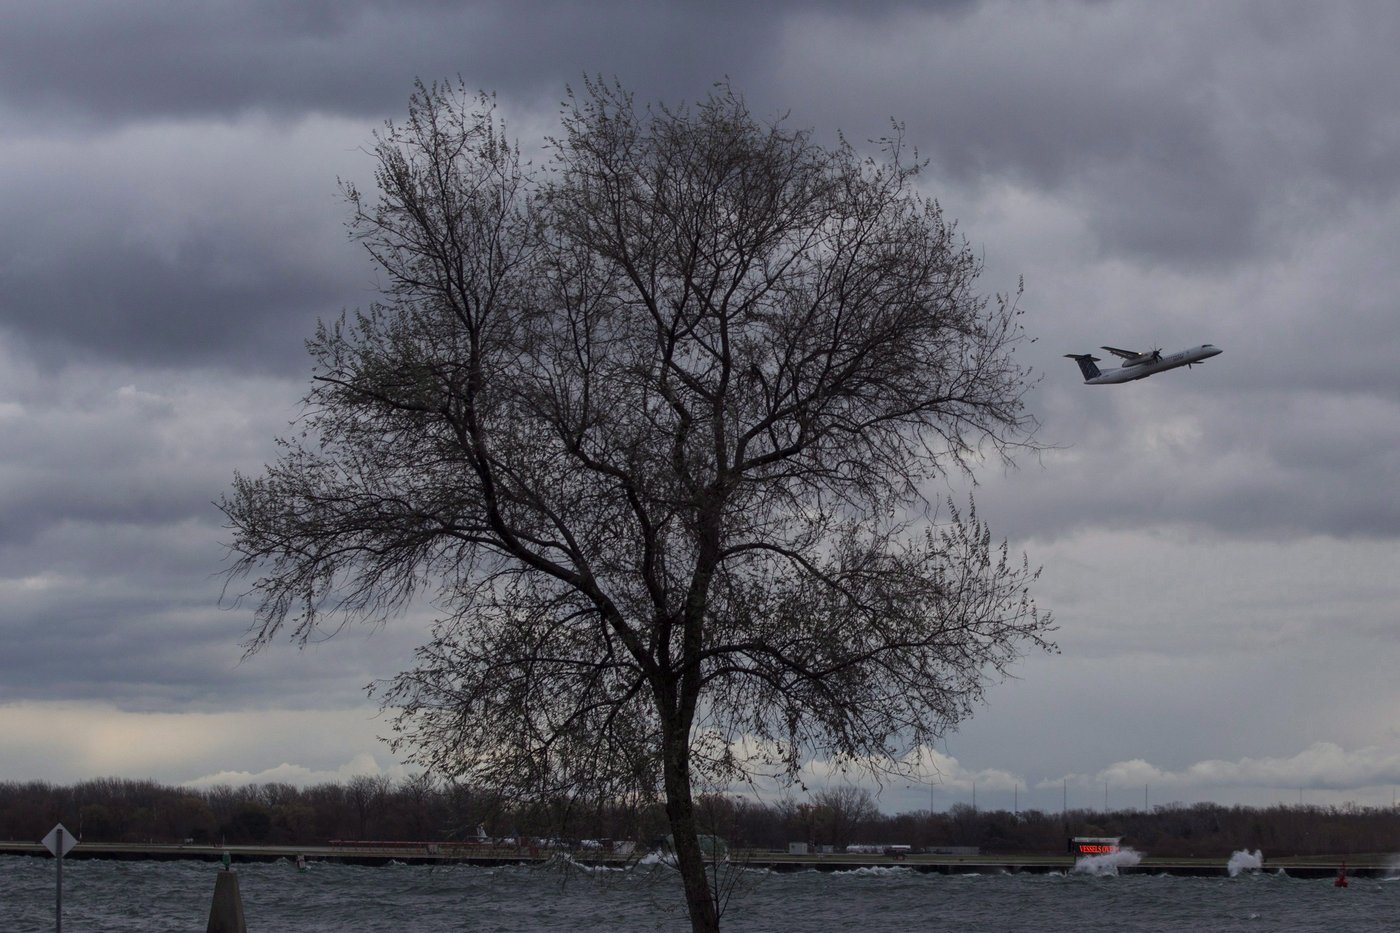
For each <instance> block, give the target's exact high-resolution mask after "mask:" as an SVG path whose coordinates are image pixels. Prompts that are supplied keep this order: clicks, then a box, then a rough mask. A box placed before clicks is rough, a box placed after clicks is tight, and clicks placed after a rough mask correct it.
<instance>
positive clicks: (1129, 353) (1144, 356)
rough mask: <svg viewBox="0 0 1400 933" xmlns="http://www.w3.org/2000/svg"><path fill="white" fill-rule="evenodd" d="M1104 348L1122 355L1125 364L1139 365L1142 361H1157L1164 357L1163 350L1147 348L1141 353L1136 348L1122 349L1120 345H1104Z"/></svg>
mask: <svg viewBox="0 0 1400 933" xmlns="http://www.w3.org/2000/svg"><path fill="white" fill-rule="evenodd" d="M1104 349H1105V350H1107V351H1108V352H1109V353H1112V354H1113V355H1114V356H1120V357H1122V358H1123V365H1124V366H1137V365H1139V364H1141V363H1155V362H1157V361H1158V360H1160V359H1161V358H1162V351H1161V350H1147V351H1145V352H1142V353H1139V352H1138V351H1136V350H1122V349H1119V348H1118V347H1104Z"/></svg>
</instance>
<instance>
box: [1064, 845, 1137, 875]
mask: <svg viewBox="0 0 1400 933" xmlns="http://www.w3.org/2000/svg"><path fill="white" fill-rule="evenodd" d="M1141 861H1142V855H1141V854H1140V853H1138V852H1137V851H1136V850H1134V849H1127V848H1124V849H1119V850H1118V851H1117V852H1105V853H1104V854H1103V855H1086V856H1084V857H1083V858H1079V859H1075V862H1074V871H1075V874H1079V875H1116V874H1118V869H1120V868H1132V867H1133V866H1134V865H1136V864H1137V863H1139V862H1141Z"/></svg>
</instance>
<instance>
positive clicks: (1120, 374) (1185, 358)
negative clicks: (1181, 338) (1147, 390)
mask: <svg viewBox="0 0 1400 933" xmlns="http://www.w3.org/2000/svg"><path fill="white" fill-rule="evenodd" d="M1219 354H1220V348H1219V347H1216V346H1213V345H1211V344H1208V343H1203V344H1201V345H1200V346H1199V347H1191V348H1190V349H1187V350H1178V351H1177V352H1176V353H1169V354H1167V355H1165V356H1161V355H1156V356H1155V357H1154V356H1153V355H1151V354H1142V356H1143V357H1146V358H1145V359H1143V360H1142V361H1141V362H1136V361H1135V362H1130V363H1129V364H1128V365H1126V366H1121V367H1119V368H1117V369H1105V370H1100V371H1099V372H1098V373H1097V374H1096V375H1093V376H1087V371H1086V376H1087V378H1085V380H1084V384H1085V385H1091V386H1099V385H1112V384H1114V383H1117V382H1131V381H1133V380H1134V379H1146V378H1147V377H1148V376H1151V375H1153V374H1154V373H1160V372H1165V371H1166V370H1168V369H1176V368H1177V367H1178V366H1190V365H1191V364H1193V363H1200V362H1202V361H1204V360H1208V359H1210V358H1211V357H1212V356H1218V355H1219ZM1087 358H1088V359H1089V360H1091V361H1092V360H1094V358H1093V357H1087ZM1075 359H1079V357H1075ZM1091 365H1092V363H1091ZM1081 368H1082V364H1081ZM1093 368H1094V369H1098V367H1093Z"/></svg>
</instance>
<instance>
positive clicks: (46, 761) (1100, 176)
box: [0, 0, 1400, 810]
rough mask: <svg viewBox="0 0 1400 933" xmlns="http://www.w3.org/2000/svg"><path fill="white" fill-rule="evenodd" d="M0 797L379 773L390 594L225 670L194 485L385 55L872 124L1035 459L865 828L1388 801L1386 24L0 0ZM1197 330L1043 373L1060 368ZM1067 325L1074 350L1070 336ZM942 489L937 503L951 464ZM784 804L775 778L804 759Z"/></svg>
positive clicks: (212, 464) (991, 483)
mask: <svg viewBox="0 0 1400 933" xmlns="http://www.w3.org/2000/svg"><path fill="white" fill-rule="evenodd" d="M0 20H2V21H3V22H4V28H3V29H0V125H3V126H4V131H3V133H0V780H27V779H45V780H50V781H56V782H71V781H75V780H79V779H82V778H87V777H95V776H105V775H121V776H127V777H152V778H156V779H158V780H161V781H167V782H205V783H208V782H211V781H221V780H225V781H243V780H259V781H261V780H289V781H293V782H298V783H306V782H311V781H317V780H323V779H337V778H344V777H347V776H349V775H352V774H357V773H381V772H382V773H387V774H394V775H397V774H401V773H402V769H401V768H400V766H399V765H398V764H397V762H396V761H395V759H394V757H393V756H392V754H391V753H390V752H389V750H388V748H387V747H386V746H385V745H383V744H382V743H381V742H379V741H378V740H377V738H376V736H378V735H382V734H385V733H386V732H387V725H386V723H385V721H384V720H383V719H382V718H380V717H378V716H377V712H376V708H375V706H374V704H373V702H372V701H370V700H368V699H367V698H366V696H365V693H364V687H365V686H366V684H368V683H370V682H371V681H373V680H376V679H379V678H387V677H389V676H391V675H393V674H394V673H395V672H397V671H399V670H400V669H403V668H404V667H405V666H406V665H407V664H408V663H409V659H410V655H411V652H412V650H413V648H414V646H415V645H416V644H418V643H419V641H420V640H421V639H422V638H423V637H424V635H425V632H426V624H425V620H424V619H421V618H405V619H402V620H398V621H395V622H394V623H392V624H390V625H389V626H388V627H387V628H385V629H384V630H382V631H379V632H376V633H368V632H363V631H348V632H344V633H342V634H341V635H339V636H337V637H335V638H333V639H331V640H329V641H326V642H324V643H321V644H316V645H312V646H309V647H307V648H305V649H301V650H298V649H297V648H295V647H293V646H290V645H286V644H282V645H278V646H276V647H274V648H272V649H269V650H266V651H264V652H262V653H261V654H259V655H257V656H255V657H253V658H251V659H249V660H247V661H242V662H240V656H241V649H240V647H239V643H240V641H241V639H242V637H243V634H244V631H245V629H246V627H247V625H248V623H249V621H250V617H249V609H248V607H246V606H245V607H241V608H238V607H234V608H228V607H226V606H225V607H223V608H221V606H220V589H221V577H220V575H219V573H220V571H221V569H222V568H223V567H224V566H225V553H224V550H223V546H222V542H223V541H225V540H226V539H227V537H228V536H227V534H226V533H225V532H224V531H223V529H222V528H221V525H220V522H221V516H220V515H219V513H218V512H217V510H216V509H215V508H214V506H213V505H212V502H213V501H214V500H216V499H217V498H218V497H219V496H220V495H221V494H222V493H223V492H224V491H225V490H227V489H228V487H229V483H230V480H231V478H232V475H233V472H234V470H236V469H242V470H245V471H254V472H256V471H257V470H258V469H259V467H260V465H261V464H263V463H265V462H267V461H269V460H271V459H272V458H273V457H274V456H275V455H276V450H275V447H274V444H273V441H274V438H276V437H277V436H278V435H279V434H282V433H285V432H286V430H287V425H288V422H289V421H290V420H291V419H292V418H294V417H295V416H296V415H297V411H298V406H297V402H298V399H299V398H300V397H301V395H302V394H303V392H304V390H305V388H306V386H307V382H308V376H309V372H310V369H309V365H308V360H307V357H306V355H305V352H304V349H303V340H304V339H305V338H306V337H307V336H309V335H310V333H311V332H312V329H313V327H314V325H315V322H316V321H317V319H318V318H328V317H332V316H335V315H337V314H339V313H340V311H341V310H342V309H346V308H352V309H353V308H355V307H361V306H364V305H366V304H367V303H368V302H370V301H371V300H372V299H373V297H374V288H373V278H372V274H371V270H370V269H369V268H368V266H367V264H366V263H365V261H364V258H363V256H362V255H361V254H360V253H359V252H358V251H357V250H356V248H355V247H354V246H353V245H352V244H350V243H349V241H348V240H347V238H346V235H345V229H344V221H345V220H346V219H347V217H348V211H347V208H346V205H345V204H344V202H343V200H342V198H341V196H340V194H339V190H338V188H337V179H338V178H342V179H346V180H355V181H359V182H360V183H361V184H362V185H363V186H365V187H369V184H368V183H369V182H371V177H370V176H371V172H372V168H373V166H372V162H371V159H370V157H369V156H368V155H367V154H366V148H367V146H368V144H369V143H370V142H371V134H372V132H373V131H374V130H375V129H376V128H377V127H379V126H381V125H382V124H383V122H384V121H385V120H388V119H396V118H399V117H401V116H403V115H404V113H405V112H406V106H407V100H408V96H409V94H410V92H411V90H412V83H413V81H414V79H415V78H416V77H422V78H424V79H426V80H432V79H435V78H452V77H454V76H457V75H460V76H461V77H462V79H463V80H464V81H465V82H466V84H467V85H468V86H469V87H474V88H482V89H486V90H491V91H495V92H497V93H498V95H499V98H500V100H501V102H502V105H503V109H504V110H505V112H506V115H507V119H508V120H509V122H510V125H511V127H512V128H513V129H514V130H515V131H516V132H518V133H519V134H520V135H521V136H522V137H525V138H533V137H535V136H538V135H539V134H541V133H543V132H545V131H547V130H548V128H549V127H550V126H551V125H552V123H553V121H554V120H555V118H556V115H557V110H558V102H559V100H560V99H561V97H562V95H563V93H564V88H565V85H566V84H569V83H575V84H577V83H578V82H579V80H580V78H581V77H582V76H583V75H585V74H603V75H607V76H616V77H618V78H619V79H620V80H621V81H622V82H623V83H624V84H625V85H627V86H628V87H629V88H630V89H631V90H633V91H634V92H635V93H636V94H637V96H638V97H639V98H641V99H643V100H661V101H667V102H676V101H683V100H693V99H695V98H698V97H701V96H703V95H704V94H705V93H706V92H707V90H708V89H709V87H710V86H711V84H712V83H713V82H714V81H716V80H719V79H722V78H724V77H726V76H727V77H728V78H729V79H730V80H731V81H732V83H733V85H734V86H735V87H736V88H737V89H738V90H740V91H741V92H742V93H743V94H744V95H745V96H746V98H747V100H748V102H749V104H750V106H751V108H752V109H753V110H754V111H755V112H756V113H758V114H759V115H761V116H770V115H779V114H782V113H787V114H789V115H790V116H789V117H788V119H789V122H790V123H791V124H792V125H794V126H800V127H811V128H813V129H815V130H816V131H817V132H818V133H819V134H824V135H828V134H829V135H832V136H834V134H835V132H836V131H838V130H840V131H842V132H844V133H845V134H846V136H847V137H849V138H851V139H852V140H857V141H859V140H865V139H868V138H872V137H875V136H879V135H881V134H883V133H884V132H886V131H887V129H888V127H889V120H890V119H891V118H894V119H897V120H899V121H901V122H902V123H903V124H904V125H905V128H906V129H905V134H906V137H907V139H908V140H909V141H910V142H911V143H913V144H914V145H915V146H917V147H918V150H919V152H920V153H921V154H922V155H923V156H925V157H927V158H928V159H929V160H930V166H929V170H928V172H927V174H926V175H925V184H926V186H927V192H928V193H929V194H930V195H932V196H934V197H937V198H938V199H939V200H940V201H941V202H942V204H943V206H944V208H945V210H946V211H947V213H948V214H949V215H951V216H953V217H956V218H957V219H958V221H959V226H960V229H961V231H962V232H963V233H964V235H965V236H966V237H967V238H968V240H969V241H970V242H971V243H972V244H973V245H974V247H975V248H976V249H977V250H978V251H979V252H980V253H981V254H982V255H983V256H984V257H985V260H986V273H985V276H984V278H983V281H982V285H983V289H984V291H986V292H988V293H991V292H1009V291H1014V290H1015V288H1016V285H1017V281H1018V278H1020V277H1024V281H1025V294H1024V296H1023V297H1022V299H1021V307H1022V308H1023V309H1024V310H1025V311H1026V316H1025V322H1026V327H1027V330H1028V331H1029V332H1030V334H1031V335H1032V336H1034V337H1036V338H1037V340H1036V342H1035V343H1034V344H1032V345H1029V346H1027V347H1026V348H1025V349H1024V350H1023V351H1022V352H1023V353H1025V354H1027V355H1028V360H1029V362H1030V363H1031V364H1032V365H1033V366H1034V367H1035V368H1036V370H1037V372H1038V374H1039V376H1040V377H1041V382H1040V383H1039V385H1038V386H1037V388H1036V389H1035V391H1034V393H1033V395H1032V397H1031V407H1032V410H1033V412H1034V413H1035V414H1036V415H1037V416H1038V417H1039V419H1040V421H1041V423H1042V427H1041V431H1040V434H1039V440H1040V441H1041V442H1043V443H1045V444H1047V445H1050V446H1051V447H1052V449H1051V450H1050V451H1049V452H1047V453H1046V454H1045V455H1044V456H1043V457H1041V458H1039V459H1034V458H1032V459H1027V460H1023V461H1022V462H1021V463H1020V465H1019V468H1018V469H1015V470H1012V471H1009V472H1003V471H1002V470H1000V469H999V468H998V469H993V470H990V471H988V472H985V473H983V474H981V475H980V476H979V480H980V487H979V488H978V489H976V490H975V495H976V499H977V505H978V509H979V512H980V513H981V514H982V515H983V517H985V518H987V519H988V520H989V521H990V523H991V524H992V527H993V530H994V532H996V533H997V534H998V535H1003V536H1006V537H1007V538H1008V539H1009V540H1010V543H1011V546H1012V547H1013V548H1014V549H1016V550H1024V551H1025V552H1026V553H1027V555H1028V557H1029V559H1030V561H1031V563H1032V564H1036V565H1041V566H1043V575H1042V577H1041V582H1040V587H1039V590H1038V596H1039V599H1040V602H1041V604H1042V605H1043V606H1044V607H1045V608H1047V609H1049V610H1051V611H1052V612H1053V613H1054V614H1055V615H1056V617H1057V619H1058V622H1059V625H1060V631H1059V632H1058V634H1057V636H1056V637H1057V640H1058V642H1059V645H1060V649H1061V650H1060V652H1059V653H1058V654H1054V655H1046V656H1037V657H1031V658H1027V659H1025V660H1024V661H1023V662H1022V663H1020V664H1019V665H1017V667H1016V668H1015V674H1016V679H1014V680H1011V681H1008V682H1006V683H1004V684H1001V685H1000V686H997V687H995V688H993V689H992V690H990V691H989V693H988V696H987V704H986V706H985V707H984V708H983V709H982V710H980V711H979V712H978V714H977V715H976V716H975V717H974V718H973V719H972V720H971V721H969V722H968V723H966V724H965V725H964V727H963V728H962V729H961V730H960V731H958V732H957V733H954V734H952V735H950V736H948V737H947V739H946V741H945V742H944V743H943V745H942V746H941V747H940V748H939V749H938V752H939V754H940V756H941V758H940V772H941V776H940V778H939V782H938V783H936V784H933V785H931V786H923V785H919V786H912V787H905V786H890V787H887V788H885V790H884V792H883V795H882V803H883V806H884V807H885V808H886V809H889V810H903V809H913V808H916V807H924V806H928V805H929V803H930V801H932V802H933V804H934V806H936V807H939V808H943V807H946V806H949V805H950V804H953V803H957V802H971V799H972V790H973V785H974V784H975V786H976V795H977V802H978V805H979V806H1005V807H1008V808H1009V807H1011V806H1012V804H1013V801H1014V802H1015V803H1016V804H1018V805H1019V806H1021V807H1023V808H1025V807H1038V808H1041V809H1057V808H1058V807H1060V806H1061V804H1062V803H1064V802H1066V801H1067V802H1068V804H1069V805H1070V806H1071V807H1099V806H1102V805H1103V804H1104V802H1105V798H1107V801H1108V803H1109V805H1110V806H1113V807H1128V806H1141V805H1143V804H1144V803H1148V804H1151V805H1156V804H1164V803H1168V802H1171V801H1183V802H1193V801H1198V800H1216V801H1220V802H1225V803H1236V802H1239V803H1250V804H1273V803H1278V802H1283V803H1297V802H1298V801H1300V800H1301V801H1303V802H1305V803H1312V804H1334V803H1336V804H1341V803H1345V802H1347V801H1354V802H1356V803H1360V804H1375V805H1387V806H1388V805H1390V804H1391V802H1392V800H1393V798H1394V794H1395V788H1396V787H1397V786H1400V675H1397V672H1400V638H1397V637H1396V636H1397V633H1400V618H1398V617H1397V616H1400V612H1398V611H1397V609H1400V547H1397V543H1398V542H1400V364H1397V358H1400V313H1397V312H1398V311H1400V308H1397V297H1396V296H1397V295H1400V262H1397V259H1396V257H1397V256H1400V56H1396V55H1395V51H1394V38H1395V36H1397V35H1400V6H1396V5H1394V4H1391V3H1385V2H1374V3H1365V2H1352V3H1328V4H1320V3H1305V2H1296V3H1295V2H1277V0H1259V2H1239V3H1229V2H1195V3H1192V2H1178V3H1172V4H1163V3H1157V2H1152V0H1136V2H1134V0H1125V2H1116V0H1095V2H1072V0H1066V2H1053V3H1052V2H1047V3H1037V2H1009V0H1008V2H982V0H961V2H951V0H950V2H939V3H935V2H928V3H913V2H911V3H896V2H877V3H871V2H861V3H855V2H837V0H830V2H813V3H798V2H775V3H768V4H761V5H750V4H747V3H739V2H705V3H700V2H690V0H684V2H670V3H661V2H658V3H652V4H637V3H634V2H630V0H629V2H621V0H618V2H607V0H604V2H588V3H584V2H581V0H579V2H557V3H551V2H519V0H511V2H505V0H501V2H474V3H473V2H467V3H453V2H448V0H410V2H405V0H393V2H388V0H359V2H354V0H341V2H330V0H327V2H305V3H289V2H250V0H236V2H235V0H211V2H207V3H201V4H170V3H166V2H157V0H127V2H123V3H120V4H112V3H105V2H100V0H87V2H83V0H52V2H46V3H38V2H32V0H17V2H16V0H0ZM1207 342H1208V343H1214V344H1216V345H1217V346H1219V347H1221V348H1223V349H1224V351H1225V352H1224V354H1223V355H1221V356H1219V357H1217V358H1215V359H1213V360H1211V361H1210V362H1209V363H1208V364H1206V365H1204V366H1199V367H1196V368H1193V369H1191V370H1185V369H1183V370H1178V371H1174V372H1171V373H1166V374H1162V375H1159V376H1155V377H1153V378H1152V379H1149V380H1146V381H1142V382H1136V383H1131V384H1126V385H1119V386H1094V387H1091V386H1085V385H1083V384H1082V381H1081V377H1080V375H1079V372H1078V370H1077V369H1076V367H1075V366H1074V364H1073V363H1072V362H1071V361H1069V360H1066V359H1063V354H1065V353H1070V352H1088V351H1092V350H1095V349H1097V348H1098V347H1099V346H1100V345H1102V344H1113V345H1115V346H1126V347H1137V348H1143V349H1150V348H1153V347H1163V348H1166V349H1167V350H1172V349H1178V348H1180V347H1185V346H1190V345H1196V344H1200V343H1207ZM1101 355H1106V354H1101ZM963 492H964V491H963V490H958V494H960V495H961V494H963ZM814 773H815V774H816V775H817V782H818V786H820V782H821V780H822V778H821V776H820V773H821V769H820V767H819V766H818V767H816V768H814Z"/></svg>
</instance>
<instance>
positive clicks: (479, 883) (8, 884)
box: [0, 856, 1400, 933]
mask: <svg viewBox="0 0 1400 933" xmlns="http://www.w3.org/2000/svg"><path fill="white" fill-rule="evenodd" d="M217 870H218V866H217V865H214V864H211V863H206V862H117V861H95V860H94V861H86V860H80V861H75V860H69V861H67V862H65V863H64V874H63V892H64V909H63V929H64V930H65V933H83V931H92V933H125V931H132V933H137V931H139V933H165V931H170V933H175V931H179V933H189V931H193V930H202V929H204V926H205V923H206V921H207V919H208V913H209V902H210V900H211V898H212V895H213V891H214V876H215V872H216V871H217ZM238 876H239V885H240V888H241V890H242V894H243V904H244V909H245V913H246V915H247V919H248V928H249V930H250V931H252V933H281V931H299V933H323V931H324V933H329V931H336V933H342V931H354V933H374V931H386V933H387V931H394V933H399V931H412V933H447V931H451V933H460V931H502V933H509V931H537V930H539V931H564V930H577V931H615V930H624V931H625V930H637V931H650V930H659V931H683V930H686V929H688V924H687V923H686V921H685V918H684V917H683V916H682V915H681V913H680V909H679V905H680V892H679V885H678V883H677V879H676V877H675V873H674V872H673V871H672V870H671V869H669V868H666V867H665V866H643V867H639V868H636V869H632V870H628V871H587V870H580V869H568V868H564V867H559V866H554V867H525V866H510V867H501V868H474V867H470V866H464V865H452V866H433V867H429V866H408V865H389V866H386V867H382V868H366V867H359V866H351V865H333V864H328V863H313V864H312V865H311V868H310V870H308V871H306V872H298V871H297V870H296V868H295V867H294V866H293V865H291V864H288V863H286V862H274V863H269V864H250V865H240V866H238ZM53 912H54V863H53V861H52V860H50V859H41V858H22V857H16V856H0V931H4V933H40V931H51V930H52V929H53V926H54V924H53V919H54V918H53ZM723 923H724V927H725V929H726V930H732V931H751V933H758V931H772V933H789V931H804V930H812V931H822V930H842V931H849V930H859V931H860V933H878V931H884V930H890V931H896V930H897V931H907V930H920V931H925V930H928V931H959V933H975V931H1021V930H1025V931H1046V930H1066V931H1068V930H1073V931H1076V933H1092V931H1123V930H1142V931H1180V930H1214V931H1237V930H1238V931H1255V933H1262V931H1271V933H1272V931H1304V930H1308V931H1311V930H1318V931H1322V930H1325V931H1329V933H1338V931H1370V930H1397V929H1400V882H1397V881H1393V880H1379V879H1368V878H1353V879H1352V881H1351V887H1349V888H1346V889H1337V888H1334V887H1333V886H1332V882H1331V880H1330V879H1296V878H1289V877H1287V876H1285V875H1279V874H1257V873H1242V874H1240V875H1239V876H1238V877H1234V878H1231V877H1229V876H1227V875H1226V874H1224V873H1223V872H1222V874H1221V876H1220V877H1219V878H1181V877H1170V876H1165V875H1155V876H1154V875H1123V876H1114V875H1107V876H1103V875H1091V874H1070V875H1031V874H1017V875H932V874H930V875H924V874H919V873H917V872H914V871H912V870H909V869H904V868H880V869H864V870H860V871H853V872H843V873H836V874H823V873H817V872H803V873H798V874H770V873H759V872H747V873H744V875H743V877H742V880H741V885H740V888H739V890H737V891H736V893H735V895H734V897H733V899H732V901H731V903H730V905H729V909H728V911H727V912H726V914H725V917H724V922H723Z"/></svg>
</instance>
